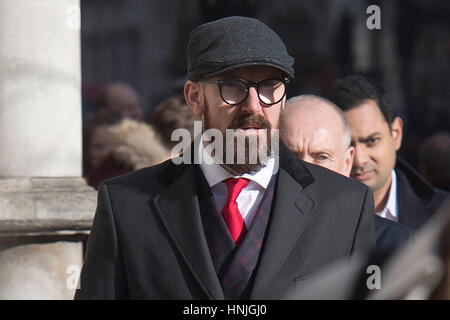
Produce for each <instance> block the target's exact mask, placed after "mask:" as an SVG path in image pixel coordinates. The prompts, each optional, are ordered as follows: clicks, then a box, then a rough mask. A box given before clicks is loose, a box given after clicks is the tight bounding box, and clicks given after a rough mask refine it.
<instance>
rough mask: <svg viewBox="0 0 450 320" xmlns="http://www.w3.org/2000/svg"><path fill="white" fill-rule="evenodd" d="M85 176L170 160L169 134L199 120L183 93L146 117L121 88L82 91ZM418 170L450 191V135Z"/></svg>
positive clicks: (92, 180) (430, 146) (96, 179)
mask: <svg viewBox="0 0 450 320" xmlns="http://www.w3.org/2000/svg"><path fill="white" fill-rule="evenodd" d="M83 110H84V114H83V119H84V121H83V122H84V123H83V175H84V176H85V177H86V179H87V181H88V183H89V184H90V185H91V186H93V187H95V188H97V187H98V185H99V183H100V182H101V181H102V180H104V179H107V178H110V177H114V176H117V175H121V174H125V173H128V172H131V171H133V170H136V169H139V168H142V167H145V166H150V165H153V164H157V163H160V162H162V161H164V160H167V159H169V158H170V153H171V148H172V147H174V146H175V145H176V144H177V143H178V141H172V140H171V135H172V132H173V130H175V129H179V128H184V129H187V130H189V132H190V133H191V137H194V136H193V125H194V121H195V120H201V119H199V118H197V117H196V116H195V115H194V114H193V113H192V112H191V111H190V110H189V108H188V107H187V105H186V102H185V100H184V96H183V95H182V94H177V95H174V96H170V97H168V98H166V99H164V100H163V101H161V102H160V103H159V104H157V105H156V106H155V107H154V108H151V112H150V113H149V114H148V115H145V114H144V108H142V106H141V101H140V97H139V94H138V93H137V92H136V90H134V89H133V88H132V87H131V86H129V85H127V84H125V83H119V82H117V83H110V84H107V85H105V86H104V87H101V86H99V87H98V88H96V90H95V91H94V92H92V91H88V92H87V91H85V96H84V106H83ZM416 156H417V158H418V159H419V163H418V166H417V168H416V169H417V171H419V172H420V174H421V175H422V176H423V177H424V178H425V179H427V181H428V182H430V183H431V184H432V185H433V186H434V187H436V188H439V189H443V190H447V191H450V168H449V167H448V163H450V134H449V132H448V131H442V130H441V131H438V132H436V133H434V134H432V135H431V136H429V137H426V139H425V141H424V142H423V143H422V144H421V145H420V146H418V147H417V155H416Z"/></svg>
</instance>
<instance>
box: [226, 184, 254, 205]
mask: <svg viewBox="0 0 450 320" xmlns="http://www.w3.org/2000/svg"><path fill="white" fill-rule="evenodd" d="M225 183H226V184H227V187H228V201H236V199H237V197H238V196H239V194H240V193H241V191H242V189H243V188H245V187H246V186H247V185H248V180H247V179H244V178H229V179H226V180H225Z"/></svg>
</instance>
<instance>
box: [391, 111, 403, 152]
mask: <svg viewBox="0 0 450 320" xmlns="http://www.w3.org/2000/svg"><path fill="white" fill-rule="evenodd" d="M391 135H392V139H393V140H394V145H395V150H397V151H398V149H400V147H401V145H402V138H403V121H402V119H401V118H399V117H396V118H395V119H394V121H392V125H391Z"/></svg>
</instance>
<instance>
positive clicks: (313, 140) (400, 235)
mask: <svg viewBox="0 0 450 320" xmlns="http://www.w3.org/2000/svg"><path fill="white" fill-rule="evenodd" d="M281 137H282V139H283V141H284V143H285V144H286V146H287V147H288V148H289V149H291V151H292V152H293V153H294V154H295V155H296V156H297V157H298V158H299V159H301V160H303V161H306V162H309V163H313V164H316V165H319V166H322V167H325V168H327V169H330V170H332V171H335V172H337V173H340V174H342V175H344V176H346V177H349V176H350V171H351V168H352V163H353V156H354V153H355V149H354V147H352V146H351V145H350V143H351V138H350V129H349V126H348V123H347V120H346V118H345V115H344V113H343V112H342V111H341V110H340V109H339V108H338V107H337V106H336V105H335V104H334V103H332V102H331V101H329V100H327V99H325V98H322V97H318V96H313V95H301V96H297V97H293V98H291V99H289V100H288V101H287V102H286V107H285V110H284V113H283V115H282V121H281ZM374 217H375V232H376V240H377V249H378V251H379V252H378V255H379V256H377V258H376V259H377V261H379V262H380V264H381V263H382V262H384V261H385V260H386V259H387V257H389V256H390V255H391V254H392V253H393V252H394V251H395V250H397V248H398V247H400V246H401V245H402V244H404V243H405V242H407V241H408V240H409V239H410V238H411V231H410V230H409V228H407V227H405V226H403V225H401V224H399V223H396V222H394V221H391V220H388V219H385V218H382V217H379V216H377V215H375V214H374Z"/></svg>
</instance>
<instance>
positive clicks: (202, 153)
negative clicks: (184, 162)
mask: <svg viewBox="0 0 450 320" xmlns="http://www.w3.org/2000/svg"><path fill="white" fill-rule="evenodd" d="M198 153H199V154H198V159H200V168H201V170H202V171H203V174H204V176H205V178H206V181H208V184H209V186H210V187H211V188H212V187H213V186H215V185H216V184H218V183H220V182H222V181H223V180H225V179H228V178H246V179H249V180H252V181H254V182H256V183H257V184H258V185H259V186H261V187H262V188H264V189H267V186H268V185H269V182H270V179H271V178H272V175H273V171H274V168H275V157H270V158H269V160H268V162H267V164H266V165H265V166H264V167H263V168H261V170H259V171H258V172H256V173H255V174H248V173H245V174H243V175H241V176H235V175H233V174H231V173H230V172H228V171H227V170H225V168H224V167H222V166H221V165H220V164H218V163H216V161H215V160H214V159H213V157H211V155H210V154H209V152H208V151H207V150H206V149H205V147H204V145H203V141H201V140H200V142H199V148H198Z"/></svg>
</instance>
